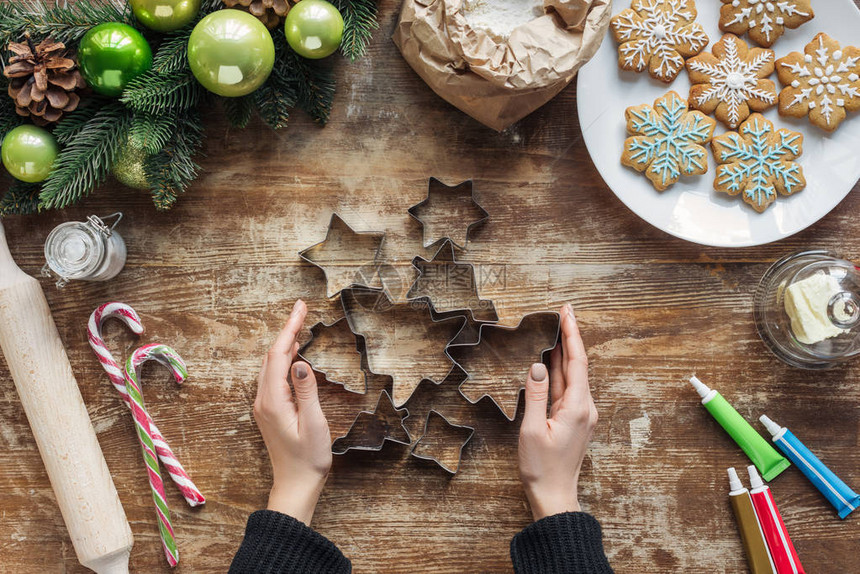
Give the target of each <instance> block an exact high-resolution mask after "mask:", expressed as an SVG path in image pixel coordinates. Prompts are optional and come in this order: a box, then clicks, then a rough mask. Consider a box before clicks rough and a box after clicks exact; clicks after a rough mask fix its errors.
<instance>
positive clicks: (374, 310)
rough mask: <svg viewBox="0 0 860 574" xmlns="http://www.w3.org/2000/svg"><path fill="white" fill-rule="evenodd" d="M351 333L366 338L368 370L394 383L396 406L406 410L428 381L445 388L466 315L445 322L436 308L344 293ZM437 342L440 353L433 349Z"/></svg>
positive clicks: (353, 290)
mask: <svg viewBox="0 0 860 574" xmlns="http://www.w3.org/2000/svg"><path fill="white" fill-rule="evenodd" d="M340 297H341V304H342V305H343V311H344V315H345V316H346V320H347V322H348V324H349V328H350V329H351V330H352V332H353V333H355V334H356V335H358V336H362V337H364V343H365V347H364V348H365V357H366V360H367V367H368V370H369V371H371V372H373V373H375V374H377V375H388V376H390V377H391V378H392V393H391V397H392V401H393V403H394V406H395V407H397V408H399V407H402V406H403V405H404V404H406V402H407V401H408V400H409V397H411V396H412V393H413V392H414V391H415V389H416V388H417V387H418V385H419V384H420V383H421V381H422V380H423V379H429V380H431V381H434V382H440V381H442V380H444V378H445V377H446V376H447V375H448V373H450V371H451V369H452V368H453V366H454V362H453V361H452V359H451V357H450V356H449V355H448V352H447V349H448V346H449V345H450V343H451V341H453V340H454V339H455V338H456V337H457V335H458V334H459V333H460V331H461V330H462V329H463V325H464V324H465V317H464V316H463V315H462V314H460V315H455V316H445V317H439V316H437V315H436V313H435V312H434V311H433V308H432V306H431V305H430V303H428V302H427V301H424V300H416V301H411V302H406V303H394V302H392V301H391V299H389V298H388V295H386V293H385V292H384V291H383V290H381V289H370V288H367V287H350V288H348V289H344V290H342V291H341V294H340ZM428 341H436V346H437V347H438V352H433V348H432V346H431V343H428Z"/></svg>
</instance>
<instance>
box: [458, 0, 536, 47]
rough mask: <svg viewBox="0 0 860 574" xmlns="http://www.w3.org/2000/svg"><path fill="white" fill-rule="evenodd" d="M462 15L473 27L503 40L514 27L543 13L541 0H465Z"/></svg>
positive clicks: (526, 22)
mask: <svg viewBox="0 0 860 574" xmlns="http://www.w3.org/2000/svg"><path fill="white" fill-rule="evenodd" d="M463 15H464V16H465V17H466V22H467V23H468V24H469V26H471V27H472V28H473V29H475V30H481V31H483V32H486V33H487V34H488V35H490V36H491V37H493V39H495V40H497V41H505V40H507V39H508V37H509V36H510V35H511V32H513V31H514V29H515V28H517V27H518V26H521V25H523V24H528V23H529V22H531V21H532V20H534V19H535V18H538V17H540V16H543V15H544V11H543V0H465V1H464V2H463Z"/></svg>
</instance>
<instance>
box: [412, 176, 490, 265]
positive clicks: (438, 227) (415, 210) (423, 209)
mask: <svg viewBox="0 0 860 574" xmlns="http://www.w3.org/2000/svg"><path fill="white" fill-rule="evenodd" d="M409 215H411V216H412V217H413V218H415V219H416V220H417V221H418V223H420V224H421V227H422V229H423V233H424V239H423V241H424V247H430V246H431V245H433V244H434V243H436V242H437V241H440V240H442V239H449V240H450V241H451V243H453V244H454V245H456V246H457V247H459V248H460V249H465V248H466V243H467V242H468V241H469V233H470V232H471V231H472V229H473V228H474V227H475V226H477V225H479V224H481V223H483V222H484V221H486V220H487V219H488V218H489V217H490V214H489V213H488V212H487V210H486V209H484V208H483V207H481V204H479V203H478V202H477V201H475V195H474V192H473V189H472V180H471V179H470V180H466V181H464V182H461V183H458V184H457V185H454V186H448V185H445V184H444V183H442V182H441V181H439V180H438V179H436V178H435V177H431V178H430V185H429V189H428V191H427V198H426V199H425V200H424V201H422V202H421V203H417V204H415V205H413V206H412V207H410V208H409ZM464 222H465V227H464V225H463V224H464Z"/></svg>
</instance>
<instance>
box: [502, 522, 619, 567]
mask: <svg viewBox="0 0 860 574" xmlns="http://www.w3.org/2000/svg"><path fill="white" fill-rule="evenodd" d="M511 560H512V561H513V563H514V571H515V572H516V573H517V574H612V568H611V567H610V566H609V561H608V560H607V559H606V554H604V552H603V535H602V534H601V532H600V523H598V522H597V520H596V519H595V518H594V517H593V516H591V515H590V514H586V513H585V512H565V513H562V514H556V515H554V516H547V517H546V518H543V519H541V520H538V521H537V522H535V523H534V524H531V525H529V526H527V527H526V528H525V529H524V530H523V531H522V532H520V533H519V534H517V535H516V536H514V538H513V540H511Z"/></svg>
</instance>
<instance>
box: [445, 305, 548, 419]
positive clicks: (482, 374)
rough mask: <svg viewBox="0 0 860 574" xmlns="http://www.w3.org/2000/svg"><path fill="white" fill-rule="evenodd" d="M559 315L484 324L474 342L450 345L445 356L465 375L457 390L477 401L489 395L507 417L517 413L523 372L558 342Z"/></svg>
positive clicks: (543, 313) (541, 313)
mask: <svg viewBox="0 0 860 574" xmlns="http://www.w3.org/2000/svg"><path fill="white" fill-rule="evenodd" d="M560 323H561V316H560V315H559V314H558V313H557V312H555V311H538V312H535V313H527V314H526V315H524V316H523V317H522V319H520V322H519V324H517V325H516V326H513V327H508V326H503V325H497V324H492V323H483V324H481V325H479V326H478V341H477V342H476V343H469V344H460V345H449V347H448V350H447V352H448V356H449V357H451V359H452V360H453V361H454V362H455V363H456V364H457V366H458V367H460V368H461V369H462V370H463V371H464V372H465V373H466V375H467V377H466V380H465V381H463V382H462V383H461V384H460V387H459V391H460V394H461V395H462V396H463V398H464V399H466V400H467V401H469V402H470V403H472V404H477V403H478V402H479V401H480V400H481V399H484V398H488V399H489V400H490V401H492V402H493V403H494V404H495V405H496V406H497V407H498V408H499V410H500V411H501V413H502V414H503V415H504V417H505V418H506V419H508V420H509V421H513V420H514V419H515V418H516V416H517V409H518V408H519V402H520V394H521V391H522V390H523V389H524V388H525V381H526V374H527V373H528V370H529V368H530V367H531V365H532V364H533V363H535V362H546V354H547V353H548V352H550V351H552V350H553V349H554V348H555V347H556V345H557V344H558V338H559V333H560V330H561V324H560Z"/></svg>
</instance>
